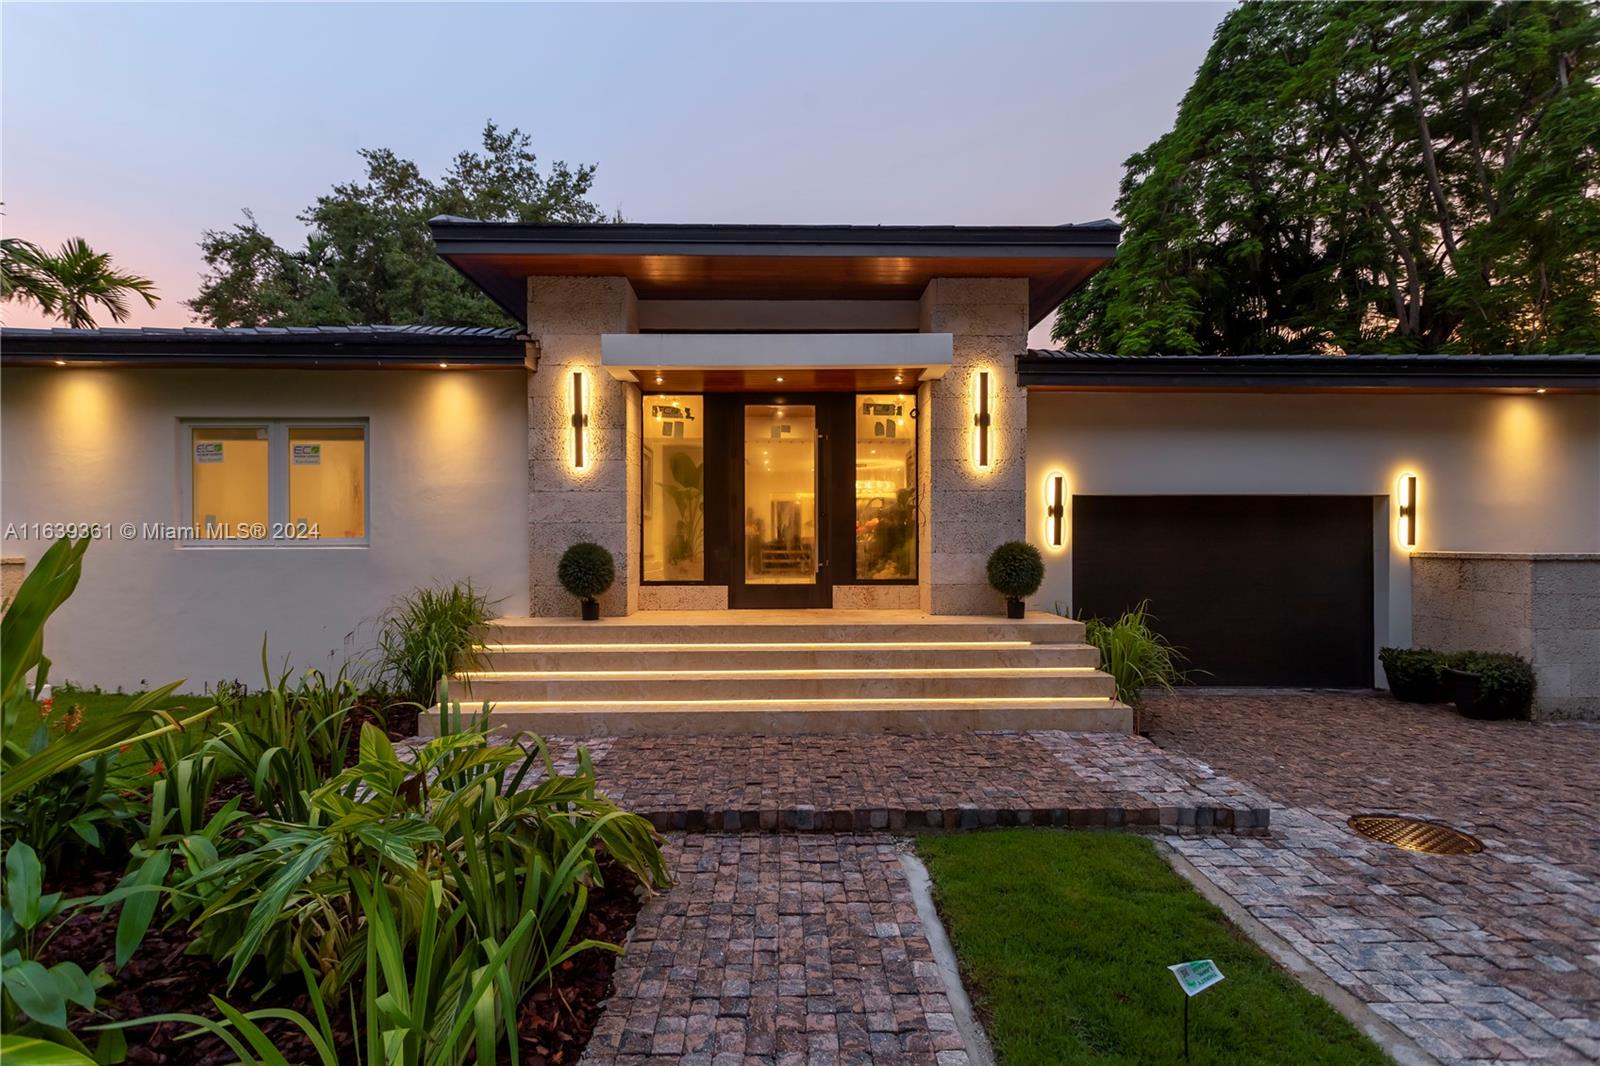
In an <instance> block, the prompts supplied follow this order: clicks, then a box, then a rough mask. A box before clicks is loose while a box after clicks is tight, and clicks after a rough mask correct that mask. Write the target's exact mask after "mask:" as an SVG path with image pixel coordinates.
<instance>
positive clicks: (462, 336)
mask: <svg viewBox="0 0 1600 1066" xmlns="http://www.w3.org/2000/svg"><path fill="white" fill-rule="evenodd" d="M523 358H524V348H523V344H522V342H521V341H520V340H518V339H517V333H516V331H515V330H511V329H489V328H483V327H474V326H281V327H269V326H261V327H244V326H240V327H227V328H220V329H216V328H204V327H182V328H167V329H163V328H153V327H145V328H140V329H132V328H111V329H62V328H57V329H17V328H12V327H10V326H7V327H5V328H4V329H0V365H4V366H55V365H63V364H66V365H115V366H133V365H137V366H145V367H208V366H211V367H223V366H226V367H278V368H309V369H341V368H342V369H354V368H379V367H391V368H396V369H406V368H412V367H437V366H438V365H439V364H440V363H449V364H450V365H451V366H459V367H464V368H471V367H481V368H494V367H521V366H522V365H523Z"/></svg>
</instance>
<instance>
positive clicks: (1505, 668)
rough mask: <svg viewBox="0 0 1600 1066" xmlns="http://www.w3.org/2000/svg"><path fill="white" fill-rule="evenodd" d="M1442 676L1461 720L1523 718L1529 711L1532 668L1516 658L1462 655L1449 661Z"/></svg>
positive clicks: (1473, 653)
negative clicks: (1461, 717)
mask: <svg viewBox="0 0 1600 1066" xmlns="http://www.w3.org/2000/svg"><path fill="white" fill-rule="evenodd" d="M1444 676H1445V684H1446V686H1447V687H1448V689H1449V691H1450V696H1451V702H1452V703H1454V704H1455V705H1456V710H1458V711H1460V712H1461V714H1462V715H1463V716H1464V717H1467V718H1478V719H1484V720H1489V719H1496V718H1527V717H1528V716H1529V714H1530V713H1531V711H1532V710H1533V688H1534V676H1533V667H1532V666H1530V665H1528V661H1527V660H1526V659H1524V658H1523V657H1522V656H1520V655H1504V654H1491V653H1488V652H1475V651H1469V652H1462V653H1461V654H1459V655H1454V656H1451V657H1450V659H1449V664H1448V665H1447V666H1446V667H1445V670H1444Z"/></svg>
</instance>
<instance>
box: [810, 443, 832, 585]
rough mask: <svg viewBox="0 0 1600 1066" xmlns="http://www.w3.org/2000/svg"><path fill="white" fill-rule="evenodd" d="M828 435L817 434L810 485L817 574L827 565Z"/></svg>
mask: <svg viewBox="0 0 1600 1066" xmlns="http://www.w3.org/2000/svg"><path fill="white" fill-rule="evenodd" d="M827 444H828V435H827V434H826V433H818V434H817V461H816V474H815V478H816V484H815V485H814V486H812V488H813V491H814V492H815V493H816V501H817V532H816V535H817V569H816V572H817V573H818V574H821V573H822V568H823V567H825V566H827V565H828V517H827V516H828V511H827V503H826V501H827V498H828V465H827V464H828V448H827Z"/></svg>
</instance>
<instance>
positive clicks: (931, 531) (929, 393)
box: [917, 278, 1028, 615]
mask: <svg viewBox="0 0 1600 1066" xmlns="http://www.w3.org/2000/svg"><path fill="white" fill-rule="evenodd" d="M922 331H923V332H924V333H949V334H950V335H951V338H952V348H953V355H954V361H953V364H952V366H951V368H950V370H949V371H948V372H947V373H946V374H945V376H944V377H942V378H940V379H938V380H937V381H934V382H931V383H930V384H929V385H926V386H924V390H925V395H924V396H923V397H922V398H921V400H920V401H919V407H920V409H919V412H918V415H919V419H920V422H919V425H918V427H917V428H918V432H919V434H920V435H921V443H922V446H923V447H922V455H923V457H924V458H923V476H922V477H921V478H920V479H919V488H920V490H921V493H922V500H921V502H920V504H919V507H918V510H919V512H920V514H919V516H918V521H919V533H920V534H921V536H920V543H919V559H918V567H919V574H920V575H921V576H920V579H919V589H920V592H921V597H922V609H923V610H924V611H928V612H929V613H931V614H988V615H993V614H1002V613H1004V610H1005V601H1004V599H1003V598H1002V597H1001V595H1000V594H999V593H998V592H995V591H994V590H993V589H991V588H990V587H989V581H988V578H987V576H986V574H985V566H986V564H987V563H988V559H989V553H990V552H991V551H993V550H994V548H995V547H996V546H997V545H999V544H1003V543H1004V542H1006V541H1008V540H1025V539H1027V538H1026V532H1027V531H1026V528H1025V526H1026V517H1025V515H1026V509H1027V507H1026V505H1027V484H1026V482H1027V474H1026V469H1027V463H1026V455H1025V454H1024V448H1025V446H1026V440H1027V431H1028V394H1027V390H1026V389H1023V388H1021V387H1019V386H1018V385H1017V355H1018V354H1019V353H1020V352H1021V351H1022V350H1023V349H1024V348H1025V347H1027V343H1028V283H1027V281H1026V280H1024V279H1020V278H935V279H933V280H932V281H930V282H928V286H927V288H926V289H924V290H923V293H922ZM984 371H987V372H988V374H989V410H990V415H991V419H992V424H991V426H990V429H989V465H988V467H987V468H980V467H979V466H978V464H977V460H976V458H975V456H974V450H975V449H974V436H973V433H974V430H975V427H974V425H973V415H974V413H975V408H974V397H975V390H976V386H977V381H978V375H979V373H981V372H984Z"/></svg>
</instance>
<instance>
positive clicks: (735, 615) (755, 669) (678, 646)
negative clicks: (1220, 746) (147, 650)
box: [420, 610, 1132, 736]
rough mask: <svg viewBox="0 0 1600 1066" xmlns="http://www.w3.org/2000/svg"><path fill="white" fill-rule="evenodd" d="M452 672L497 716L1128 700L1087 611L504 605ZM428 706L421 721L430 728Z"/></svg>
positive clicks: (821, 728)
mask: <svg viewBox="0 0 1600 1066" xmlns="http://www.w3.org/2000/svg"><path fill="white" fill-rule="evenodd" d="M482 637H483V640H484V643H485V648H484V651H483V654H482V655H481V656H480V659H479V662H478V664H477V666H476V667H475V668H474V669H473V670H470V671H466V672H463V673H461V674H458V675H457V676H455V677H454V678H452V679H451V682H450V690H449V691H450V698H451V700H452V701H453V702H458V703H459V704H461V705H462V706H463V709H464V710H465V711H466V712H467V713H469V714H471V713H472V712H475V711H477V710H478V709H479V708H480V707H481V706H482V704H483V703H485V702H488V703H490V704H492V705H493V708H494V710H493V721H494V722H495V723H496V724H497V725H498V726H499V727H500V728H502V729H506V730H526V731H530V732H536V733H550V734H577V735H588V736H604V735H641V734H671V733H733V734H739V733H743V734H761V733H768V734H772V733H779V734H782V733H849V732H881V731H897V732H955V731H962V730H988V729H1001V730H1021V729H1062V730H1119V731H1127V730H1129V729H1131V728H1132V712H1131V711H1130V710H1129V709H1128V708H1127V707H1125V706H1123V705H1122V704H1120V703H1118V702H1116V699H1115V685H1114V684H1113V682H1112V680H1111V678H1110V677H1109V676H1107V675H1106V674H1104V673H1102V672H1101V671H1100V670H1099V669H1098V667H1099V663H1100V656H1099V653H1098V652H1097V651H1095V649H1093V648H1091V647H1089V646H1088V645H1086V644H1084V643H1083V625H1082V623H1080V622H1076V621H1073V620H1071V619H1066V618H1061V617H1058V616H1056V615H1052V614H1043V613H1032V614H1029V615H1028V616H1027V617H1026V618H1022V619H1006V618H985V617H960V616H933V615H924V614H921V613H919V612H915V611H851V610H844V611H820V610H817V611H694V612H663V611H656V612H641V613H639V614H635V615H630V616H627V617H624V618H607V619H602V620H600V621H597V622H583V621H579V620H577V619H566V618H505V619H500V620H498V621H496V622H494V623H492V624H491V625H489V626H487V627H485V630H484V632H483V634H482ZM436 715H437V712H436V711H435V712H433V713H432V714H428V715H423V719H422V723H421V726H420V728H421V729H422V730H423V731H424V732H431V731H433V730H434V729H436V728H437V717H436Z"/></svg>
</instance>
